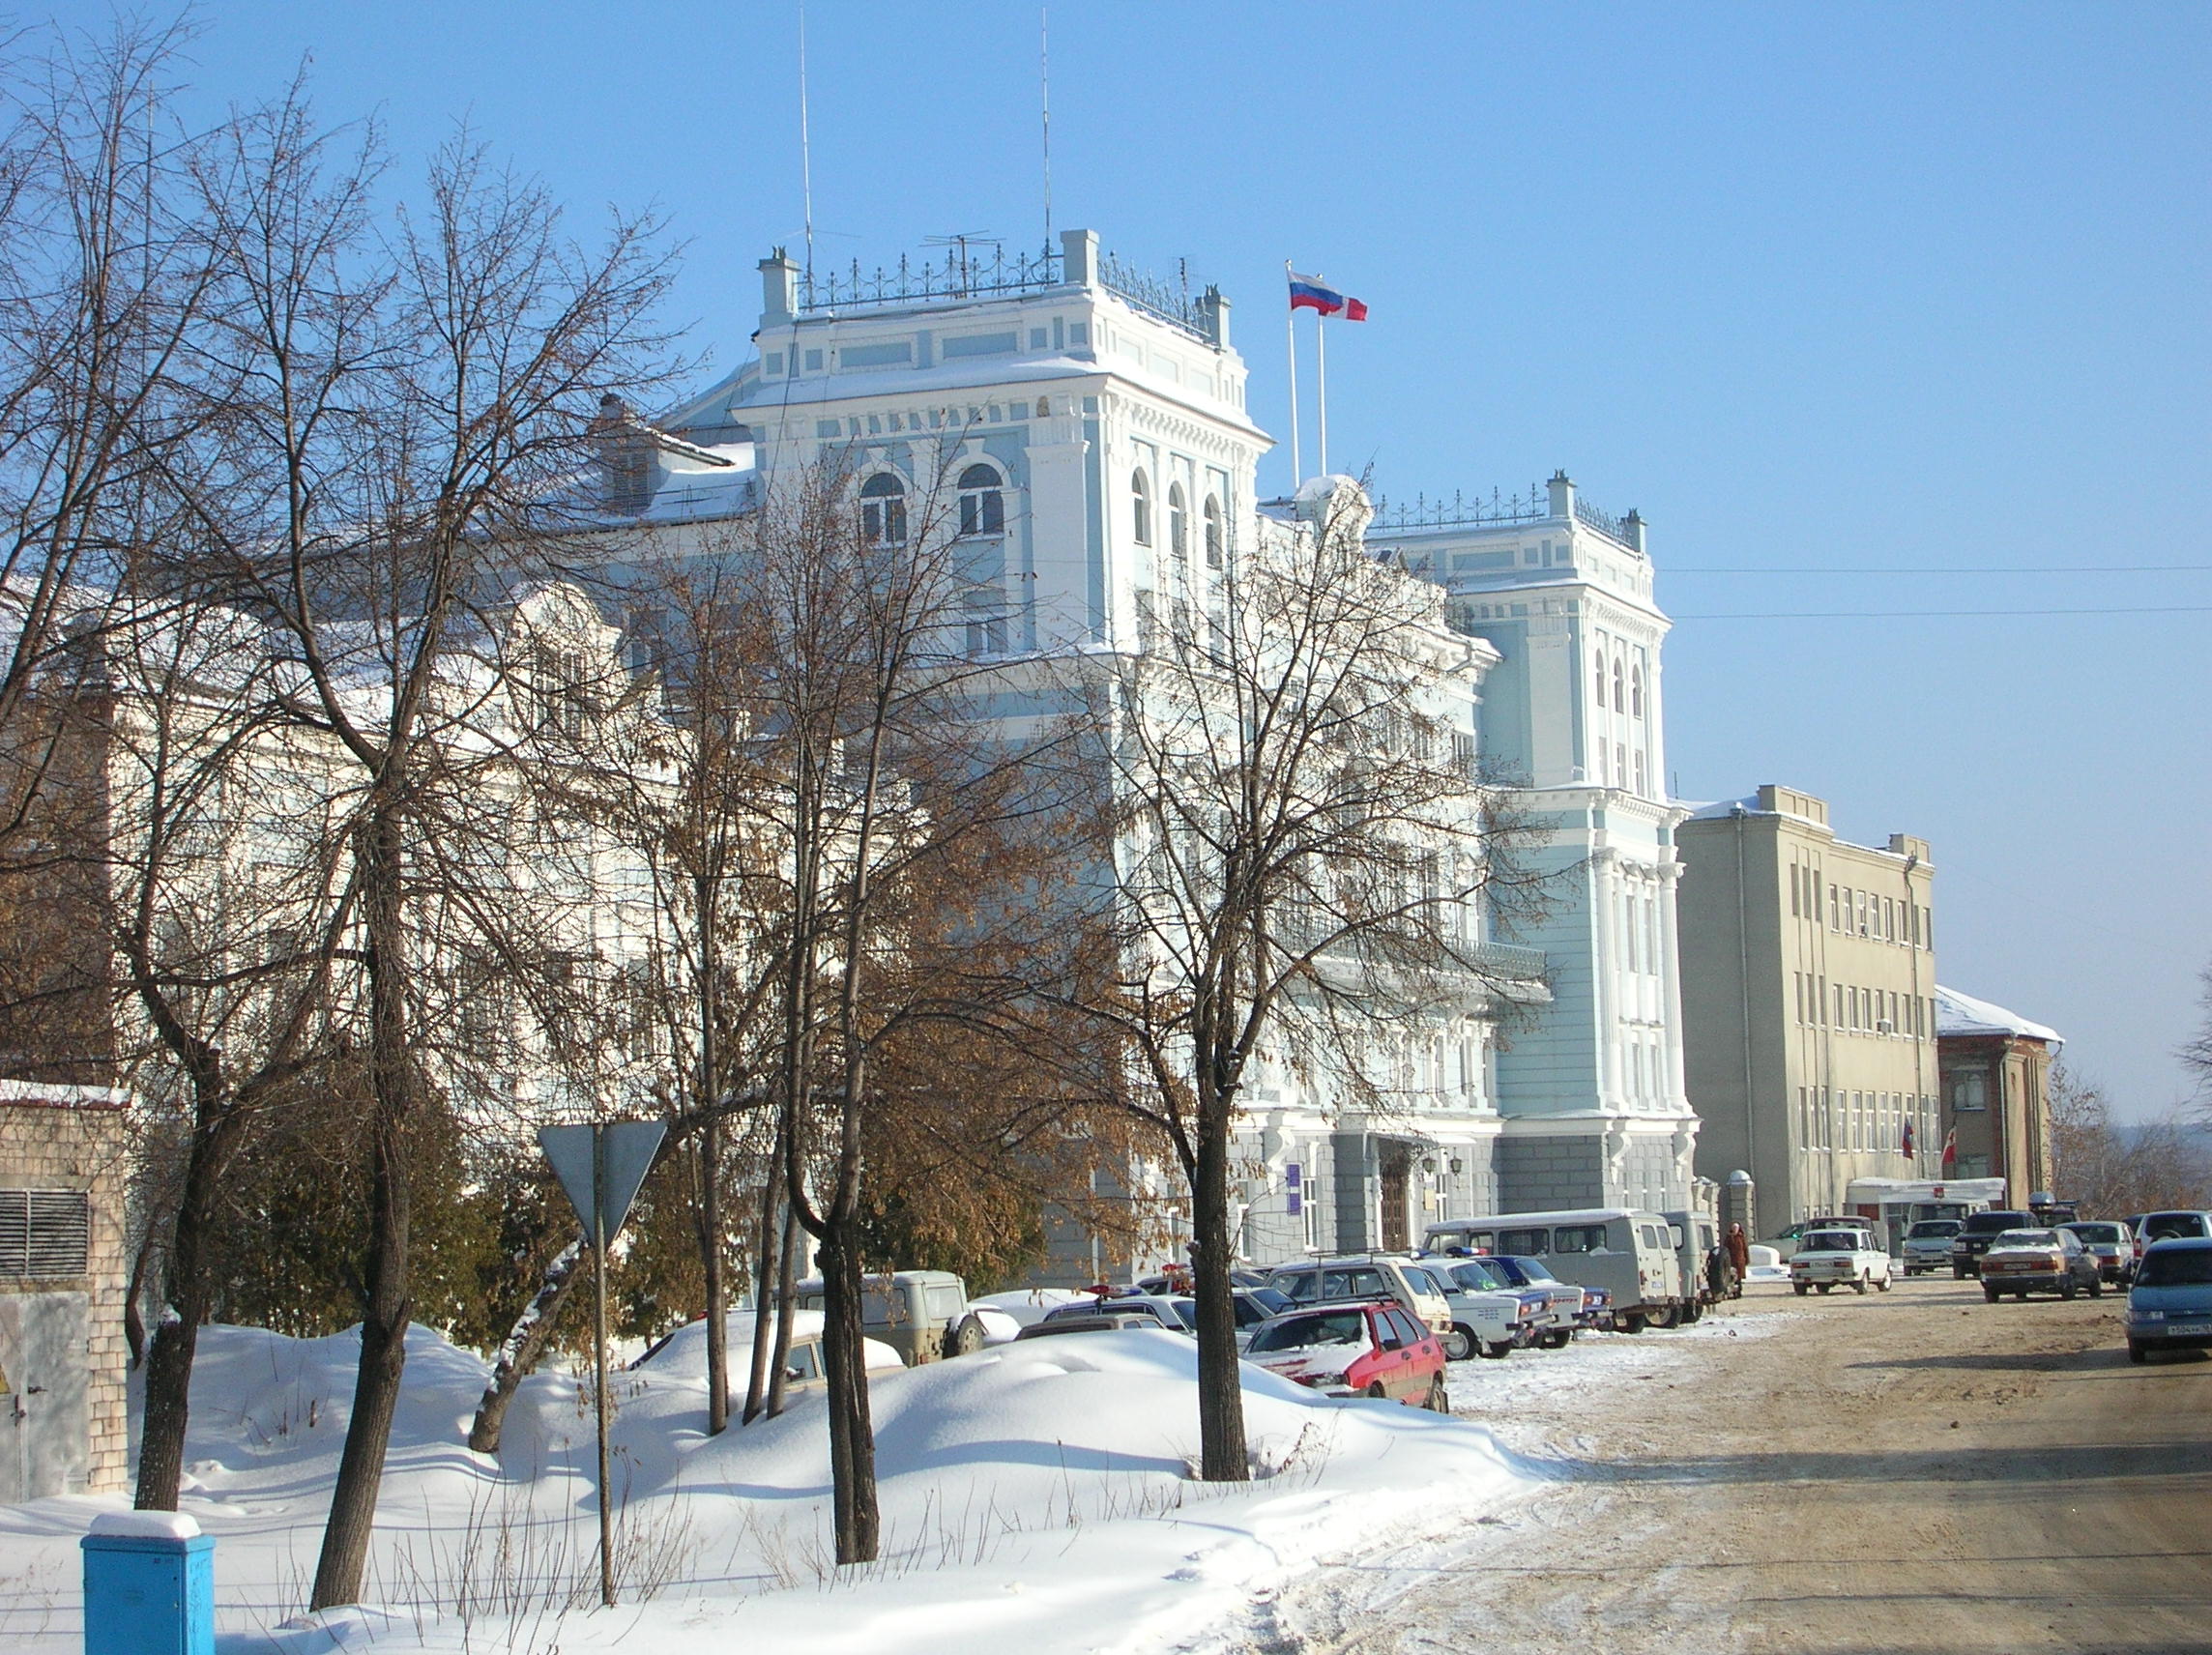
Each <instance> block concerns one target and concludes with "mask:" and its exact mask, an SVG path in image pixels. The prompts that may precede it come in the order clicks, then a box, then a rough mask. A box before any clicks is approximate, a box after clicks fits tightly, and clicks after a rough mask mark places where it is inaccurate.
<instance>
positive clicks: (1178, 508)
mask: <svg viewBox="0 0 2212 1655" xmlns="http://www.w3.org/2000/svg"><path fill="white" fill-rule="evenodd" d="M1168 555H1169V556H1170V557H1172V558H1174V559H1175V561H1176V567H1178V568H1182V567H1184V566H1187V565H1188V564H1189V563H1190V511H1189V509H1188V508H1187V507H1186V506H1185V505H1184V503H1183V495H1182V484H1181V483H1179V482H1171V483H1170V484H1168Z"/></svg>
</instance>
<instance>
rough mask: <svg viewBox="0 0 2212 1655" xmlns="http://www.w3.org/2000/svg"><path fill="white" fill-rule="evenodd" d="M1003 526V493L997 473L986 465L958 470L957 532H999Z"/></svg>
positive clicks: (992, 533) (1004, 518)
mask: <svg viewBox="0 0 2212 1655" xmlns="http://www.w3.org/2000/svg"><path fill="white" fill-rule="evenodd" d="M1005 529H1006V496H1005V494H1004V491H1003V489H1002V488H1001V485H1000V480H999V474H998V473H997V472H996V471H994V470H992V468H991V467H989V466H987V465H972V466H970V467H969V468H968V469H967V470H966V471H964V472H962V473H961V474H960V532H961V533H962V534H963V535H1003V534H1004V533H1005Z"/></svg>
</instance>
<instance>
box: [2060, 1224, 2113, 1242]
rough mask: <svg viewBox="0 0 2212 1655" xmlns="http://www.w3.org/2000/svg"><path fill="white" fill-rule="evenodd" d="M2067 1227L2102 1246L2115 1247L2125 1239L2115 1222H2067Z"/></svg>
mask: <svg viewBox="0 0 2212 1655" xmlns="http://www.w3.org/2000/svg"><path fill="white" fill-rule="evenodd" d="M2066 1228H2067V1229H2069V1230H2071V1231H2073V1232H2074V1234H2077V1235H2079V1236H2081V1239H2082V1240H2084V1241H2094V1242H2096V1243H2097V1244H2098V1245H2099V1246H2103V1247H2117V1246H2118V1245H2119V1244H2120V1242H2121V1241H2122V1240H2123V1239H2125V1237H2123V1236H2122V1235H2121V1234H2120V1227H2119V1226H2118V1225H2116V1224H2069V1225H2068V1226H2067V1227H2066Z"/></svg>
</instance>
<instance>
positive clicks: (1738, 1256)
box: [1721, 1224, 1751, 1298]
mask: <svg viewBox="0 0 2212 1655" xmlns="http://www.w3.org/2000/svg"><path fill="white" fill-rule="evenodd" d="M1721 1246H1722V1249H1723V1250H1724V1251H1725V1252H1727V1254H1728V1261H1729V1297H1731V1298H1741V1297H1743V1278H1744V1275H1745V1274H1746V1272H1748V1271H1749V1270H1750V1268H1751V1238H1750V1237H1749V1236H1747V1235H1745V1234H1744V1233H1743V1226H1742V1225H1740V1224H1732V1225H1730V1226H1729V1227H1728V1235H1727V1236H1726V1238H1724V1239H1723V1241H1722V1242H1721Z"/></svg>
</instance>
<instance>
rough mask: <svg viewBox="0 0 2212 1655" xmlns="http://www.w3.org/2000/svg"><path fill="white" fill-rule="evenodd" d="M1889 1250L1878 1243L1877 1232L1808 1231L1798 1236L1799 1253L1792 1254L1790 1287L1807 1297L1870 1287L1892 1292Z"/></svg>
mask: <svg viewBox="0 0 2212 1655" xmlns="http://www.w3.org/2000/svg"><path fill="white" fill-rule="evenodd" d="M1889 1277H1890V1261H1889V1250H1888V1249H1887V1248H1885V1247H1882V1246H1880V1245H1879V1244H1877V1242H1876V1240H1875V1238H1874V1233H1873V1232H1872V1231H1870V1230H1865V1229H1861V1228H1855V1227H1854V1228H1852V1229H1848V1230H1846V1229H1842V1228H1837V1229H1832V1230H1808V1231H1806V1232H1805V1233H1804V1234H1802V1235H1800V1236H1798V1237H1797V1251H1796V1252H1794V1253H1792V1254H1790V1287H1791V1288H1793V1289H1795V1290H1796V1292H1797V1296H1798V1297H1799V1298H1803V1297H1804V1296H1805V1295H1806V1294H1807V1293H1808V1292H1812V1291H1813V1290H1814V1289H1815V1288H1818V1289H1819V1290H1820V1292H1830V1291H1832V1290H1834V1289H1836V1288H1840V1287H1842V1288H1854V1289H1856V1290H1857V1291H1858V1292H1862V1293H1863V1292H1866V1291H1867V1289H1868V1288H1870V1287H1877V1288H1879V1289H1880V1290H1881V1291H1882V1292H1889Z"/></svg>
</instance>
